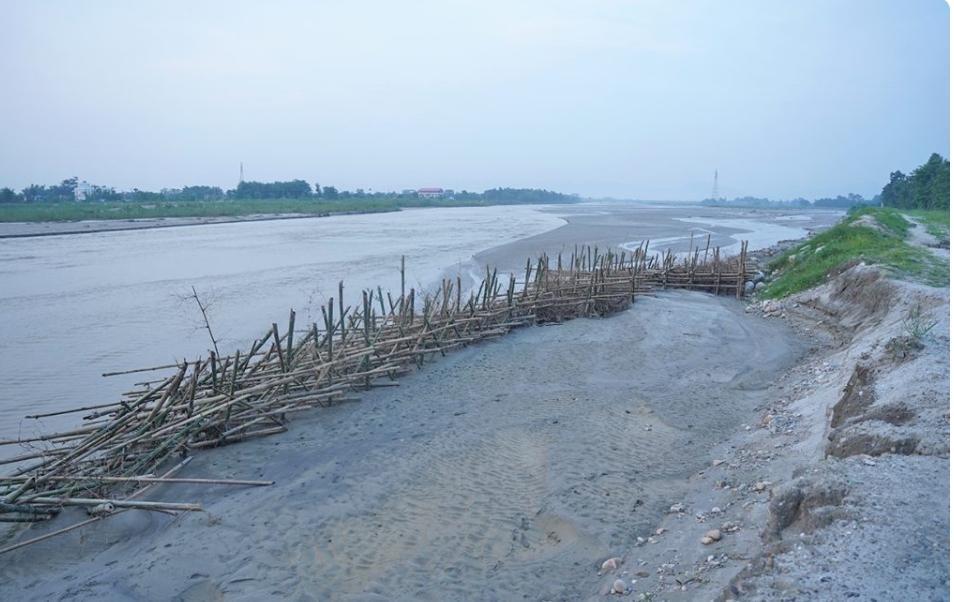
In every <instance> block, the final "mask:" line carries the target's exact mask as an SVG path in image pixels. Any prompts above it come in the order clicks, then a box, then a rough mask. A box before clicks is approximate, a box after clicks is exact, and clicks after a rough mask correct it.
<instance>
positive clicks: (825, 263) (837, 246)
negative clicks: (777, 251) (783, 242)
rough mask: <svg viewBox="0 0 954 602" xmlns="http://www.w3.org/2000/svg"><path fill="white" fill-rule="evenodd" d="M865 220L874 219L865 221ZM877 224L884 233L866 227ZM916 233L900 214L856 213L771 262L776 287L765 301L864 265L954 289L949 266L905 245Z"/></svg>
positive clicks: (893, 211)
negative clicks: (849, 267)
mask: <svg viewBox="0 0 954 602" xmlns="http://www.w3.org/2000/svg"><path fill="white" fill-rule="evenodd" d="M864 216H871V218H869V219H868V220H865V219H863V218H864ZM937 219H940V218H937ZM859 220H861V221H859ZM872 220H873V221H874V222H876V224H877V225H880V226H881V227H880V228H879V227H872V226H871V225H865V222H866V221H867V223H868V224H870V222H871V221H872ZM910 228H911V224H910V223H909V222H908V221H907V220H906V219H905V217H904V215H903V214H902V213H901V212H900V211H897V210H896V209H889V208H878V207H863V208H859V209H854V210H852V211H850V212H849V213H848V215H847V216H845V218H844V219H842V220H841V221H840V222H839V223H838V224H836V225H835V226H834V227H832V228H830V229H828V230H825V231H824V232H821V233H820V234H818V235H816V236H814V237H812V238H811V239H810V240H808V241H806V242H805V243H803V244H801V245H799V246H797V247H795V248H793V249H790V250H789V251H786V252H785V253H783V254H782V255H781V256H779V257H777V258H775V259H773V260H772V261H771V262H769V264H768V266H767V269H768V270H769V272H770V283H769V284H768V285H767V286H766V287H765V290H764V291H763V292H762V296H763V297H765V298H775V299H777V298H780V297H785V296H787V295H791V294H794V293H797V292H799V291H803V290H806V289H809V288H811V287H813V286H817V285H819V284H821V283H823V282H824V281H825V279H826V278H827V277H828V276H829V275H830V274H832V273H834V272H837V271H839V270H840V269H841V268H843V267H844V266H845V265H848V264H850V263H853V262H858V261H864V262H866V263H869V264H877V265H879V266H882V267H884V268H885V269H886V270H887V271H888V272H889V274H890V275H892V276H893V277H896V278H906V279H911V280H915V281H918V282H923V283H925V284H929V285H931V286H938V287H942V286H945V287H946V286H950V266H949V263H948V262H946V261H942V260H940V259H938V258H936V257H935V256H934V255H932V254H931V253H930V252H928V251H927V250H926V249H923V248H920V247H915V246H912V245H910V244H908V243H907V242H905V238H906V236H907V233H908V230H910Z"/></svg>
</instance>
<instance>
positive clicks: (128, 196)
mask: <svg viewBox="0 0 954 602" xmlns="http://www.w3.org/2000/svg"><path fill="white" fill-rule="evenodd" d="M77 191H79V192H77ZM270 199H295V200H302V199H319V200H323V201H338V200H350V199H391V200H398V201H401V200H404V201H411V200H415V201H418V200H422V201H423V200H425V199H418V195H417V192H416V191H404V192H380V191H379V192H367V191H365V190H364V189H362V188H358V189H357V190H355V191H350V190H338V189H337V188H336V187H335V186H322V185H321V184H319V183H317V182H316V183H315V184H314V187H312V185H311V184H309V183H308V182H306V181H305V180H289V181H286V182H245V181H243V182H239V184H238V186H236V187H235V188H234V189H231V190H223V189H222V188H220V187H218V186H184V187H182V188H163V189H162V190H160V191H159V192H153V191H147V190H139V189H138V188H134V189H132V190H129V191H123V192H117V191H116V189H115V188H112V187H107V186H99V185H85V182H84V186H80V184H79V181H78V178H75V177H73V178H68V179H66V180H63V181H62V182H60V183H59V184H55V185H52V186H45V185H37V184H31V185H30V186H28V187H26V188H24V189H23V190H21V191H20V192H16V191H14V190H12V189H11V188H0V203H44V202H48V203H49V202H52V203H62V202H67V201H133V202H163V201H171V202H202V201H227V200H270ZM449 200H450V201H453V200H458V201H465V202H488V203H539V204H553V203H573V202H577V201H579V200H580V197H579V195H575V194H573V195H570V194H563V193H560V192H552V191H549V190H540V189H535V188H492V189H489V190H485V191H484V192H482V193H479V192H468V191H466V190H463V191H460V192H457V193H454V194H452V195H450V198H449V199H441V200H431V199H426V201H427V202H428V203H430V204H437V203H440V202H447V201H449Z"/></svg>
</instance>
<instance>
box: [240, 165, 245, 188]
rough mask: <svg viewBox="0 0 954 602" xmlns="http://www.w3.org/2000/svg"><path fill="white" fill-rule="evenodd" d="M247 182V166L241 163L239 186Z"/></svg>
mask: <svg viewBox="0 0 954 602" xmlns="http://www.w3.org/2000/svg"><path fill="white" fill-rule="evenodd" d="M244 181H245V165H243V164H242V162H241V161H239V184H241V183H242V182H244Z"/></svg>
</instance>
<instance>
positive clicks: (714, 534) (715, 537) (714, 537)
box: [706, 529, 722, 541]
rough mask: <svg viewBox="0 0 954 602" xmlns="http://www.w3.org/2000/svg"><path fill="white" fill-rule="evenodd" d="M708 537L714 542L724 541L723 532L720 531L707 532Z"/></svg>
mask: <svg viewBox="0 0 954 602" xmlns="http://www.w3.org/2000/svg"><path fill="white" fill-rule="evenodd" d="M706 537H708V538H709V539H711V540H712V541H719V540H720V539H722V531H719V530H718V529H712V530H710V531H706Z"/></svg>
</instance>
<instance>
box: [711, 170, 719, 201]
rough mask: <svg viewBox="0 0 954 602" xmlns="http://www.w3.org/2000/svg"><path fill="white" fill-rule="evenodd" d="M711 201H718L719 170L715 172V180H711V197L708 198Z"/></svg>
mask: <svg viewBox="0 0 954 602" xmlns="http://www.w3.org/2000/svg"><path fill="white" fill-rule="evenodd" d="M710 198H711V199H712V200H713V201H718V200H719V170H718V169H717V170H716V171H715V179H714V180H712V196H711V197H710Z"/></svg>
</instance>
